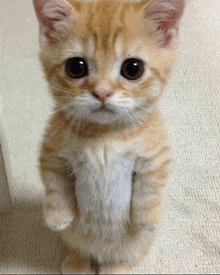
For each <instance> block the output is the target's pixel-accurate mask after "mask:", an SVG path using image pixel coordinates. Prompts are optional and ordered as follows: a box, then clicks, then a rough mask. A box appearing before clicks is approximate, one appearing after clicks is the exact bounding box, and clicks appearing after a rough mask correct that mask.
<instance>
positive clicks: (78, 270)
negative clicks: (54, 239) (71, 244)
mask: <svg viewBox="0 0 220 275" xmlns="http://www.w3.org/2000/svg"><path fill="white" fill-rule="evenodd" d="M61 272H62V274H97V273H96V270H95V269H94V268H93V267H92V260H91V258H89V257H83V256H82V255H80V253H79V252H78V251H76V250H72V249H71V250H70V251H69V254H68V256H67V257H66V259H65V260H64V261H63V263H62V266H61Z"/></svg>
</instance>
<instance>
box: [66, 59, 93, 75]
mask: <svg viewBox="0 0 220 275" xmlns="http://www.w3.org/2000/svg"><path fill="white" fill-rule="evenodd" d="M66 72H67V74H68V75H69V76H70V77H72V78H82V77H84V76H86V75H88V65H87V63H86V61H85V60H84V59H83V58H81V57H74V58H70V59H68V60H67V61H66Z"/></svg>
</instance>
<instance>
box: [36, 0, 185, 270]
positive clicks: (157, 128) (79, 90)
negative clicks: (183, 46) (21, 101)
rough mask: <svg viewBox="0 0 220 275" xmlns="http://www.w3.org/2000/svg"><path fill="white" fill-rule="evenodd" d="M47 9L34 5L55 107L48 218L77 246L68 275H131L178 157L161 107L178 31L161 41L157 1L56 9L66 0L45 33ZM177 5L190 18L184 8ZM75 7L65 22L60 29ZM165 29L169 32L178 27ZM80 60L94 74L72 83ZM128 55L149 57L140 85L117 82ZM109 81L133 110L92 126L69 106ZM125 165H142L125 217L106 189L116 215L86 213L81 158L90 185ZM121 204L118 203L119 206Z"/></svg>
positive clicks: (47, 170) (44, 160)
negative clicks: (68, 68)
mask: <svg viewBox="0 0 220 275" xmlns="http://www.w3.org/2000/svg"><path fill="white" fill-rule="evenodd" d="M154 1H155V0H154ZM156 1H157V2H164V3H165V5H164V9H165V8H166V7H168V6H169V5H170V3H173V2H175V1H174V0H156ZM156 1H155V2H156ZM46 2H49V3H50V0H34V5H35V9H36V13H37V15H38V19H39V18H40V19H39V23H40V26H41V41H40V43H41V52H40V59H41V61H42V64H43V69H44V72H45V75H46V78H47V81H48V82H49V84H50V90H51V92H52V94H53V96H54V99H55V102H56V107H55V111H56V112H55V113H54V115H53V116H52V117H51V120H50V122H49V125H48V127H47V129H46V134H45V136H44V140H43V143H42V149H41V156H40V171H41V176H42V181H43V183H44V185H45V188H46V200H45V206H44V212H45V219H46V222H47V224H48V226H50V227H51V228H52V229H54V230H61V231H62V237H63V239H64V240H65V242H66V243H67V245H68V246H69V247H70V254H69V255H68V257H67V258H66V260H65V261H64V263H63V264H62V272H63V273H75V274H77V273H84V274H85V273H88V274H91V273H100V274H118V273H125V272H126V271H127V270H128V269H129V268H131V267H132V266H134V265H136V264H137V263H138V262H139V261H140V260H142V259H143V258H144V256H145V255H146V253H147V252H148V250H149V247H150V245H151V243H152V241H153V238H154V235H155V230H154V229H155V227H156V225H157V223H158V221H159V219H160V215H161V203H162V200H161V196H162V191H163V188H164V186H165V182H166V180H167V177H168V174H169V170H170V162H171V159H170V156H169V147H168V145H167V141H166V134H165V132H164V130H163V122H162V119H161V117H160V114H159V112H158V109H157V106H156V102H157V101H158V99H159V97H160V96H161V94H162V91H163V90H164V88H165V86H166V84H167V82H168V80H169V77H170V73H171V71H172V68H173V64H174V60H175V46H176V39H177V30H176V29H174V28H173V26H171V27H170V28H171V32H169V33H168V32H166V37H165V38H164V37H162V32H161V28H157V27H155V24H158V22H157V21H155V20H154V21H153V20H152V18H151V16H148V15H147V16H146V14H148V11H149V13H150V10H151V5H153V4H151V3H153V1H148V0H145V1H141V2H138V3H137V2H124V1H116V0H111V1H110V0H97V1H94V2H80V1H73V0H68V1H64V0H55V1H54V2H55V5H56V2H57V3H58V4H59V3H61V2H62V5H64V4H63V3H64V2H65V5H64V8H63V7H62V9H64V11H63V10H62V11H61V10H60V12H59V14H58V15H56V16H58V17H56V18H55V20H54V21H53V22H52V23H53V24H54V25H53V27H52V28H51V27H50V28H49V29H46V28H45V30H44V24H45V22H46V21H45V20H48V18H46V19H44V20H42V21H41V15H39V14H40V13H41V10H42V9H43V6H44V5H45V3H46ZM166 3H168V4H167V6H166ZM176 3H177V4H175V5H176V7H177V8H178V9H179V10H178V12H179V15H178V16H179V17H181V14H182V10H183V1H182V0H177V1H176ZM67 7H68V11H66V15H65V20H64V22H61V23H62V24H60V25H58V24H59V23H60V22H59V20H61V21H62V17H63V16H64V13H65V9H66V8H67ZM70 7H71V8H70ZM155 7H156V6H154V5H153V8H152V10H153V9H154V8H155ZM53 8H54V7H53ZM48 10H49V8H48ZM50 12H51V9H50ZM152 14H153V12H152ZM174 15H175V14H174ZM174 15H173V14H172V18H175V16H174ZM172 18H171V19H172ZM164 20H165V19H164ZM170 22H171V21H170ZM159 23H160V22H159ZM55 24H57V25H55ZM170 24H172V22H171V23H170ZM176 24H177V23H176ZM164 26H165V27H164V29H165V30H166V31H167V29H168V28H169V26H168V25H164ZM167 26H168V27H167ZM161 43H162V44H161ZM72 56H83V57H84V58H86V59H87V60H88V62H89V64H91V70H90V71H91V73H90V75H89V77H86V78H84V79H79V80H73V79H71V78H70V77H69V76H67V75H66V74H65V70H64V63H65V61H66V60H67V59H68V58H71V57H72ZM129 57H135V58H140V59H143V60H144V61H145V64H146V73H145V74H144V75H143V77H142V78H141V79H138V80H135V81H133V82H131V81H128V80H126V79H123V78H122V77H121V76H117V68H118V67H117V66H120V64H121V63H122V62H123V60H125V59H126V58H129ZM117 62H118V65H117V66H116V65H115V64H117ZM94 64H95V65H94ZM89 66H90V65H89ZM89 68H90V67H89ZM100 83H104V85H108V86H109V87H111V88H112V89H113V90H114V96H116V95H118V97H119V98H120V100H122V103H123V104H127V105H126V108H127V109H129V112H127V113H126V108H125V109H123V112H124V113H123V112H122V114H120V118H117V117H116V118H114V119H113V118H111V117H110V118H109V116H106V121H105V120H103V121H102V117H96V118H94V119H93V116H92V115H90V113H89V111H88V110H87V109H85V110H84V109H83V108H84V107H83V105H79V106H78V105H77V104H78V103H75V105H74V107H73V106H70V105H71V104H70V102H71V100H74V99H78V100H79V99H80V100H82V98H86V97H87V96H88V95H89V94H90V93H91V92H92V91H93V90H94V89H95V87H97V85H99V84H100ZM80 100H79V102H81V101H80ZM83 100H84V99H83ZM123 100H127V101H126V102H127V103H124V102H125V101H123ZM115 102H117V98H116V99H115ZM137 102H139V103H137ZM132 104H133V105H135V104H139V105H138V106H139V109H138V108H137V109H134V108H133V107H132V106H133V105H132ZM74 108H75V109H74ZM117 108H118V107H117ZM132 108H133V109H132ZM82 110H83V112H82ZM117 110H118V109H117ZM124 110H125V111H124ZM80 116H82V117H80ZM120 158H122V161H121V162H119V164H120V165H121V167H122V170H123V169H124V166H123V162H124V161H126V158H129V159H131V163H132V160H134V164H133V166H132V167H133V168H132V173H131V177H132V186H131V198H130V202H129V208H128V206H126V208H124V209H122V210H121V212H120V213H119V214H118V215H119V216H117V217H116V216H115V214H114V211H115V210H114V205H113V202H114V203H117V201H115V199H114V197H115V195H114V196H113V198H111V202H110V204H109V207H110V208H111V207H112V209H108V206H107V204H106V205H105V202H104V200H100V196H106V193H105V192H107V191H103V190H104V189H103V190H100V193H96V191H94V201H97V203H99V201H100V205H102V204H103V203H104V206H103V208H104V209H105V211H107V212H106V213H109V216H108V217H107V216H106V217H105V216H102V213H101V212H100V213H99V212H97V213H98V214H96V212H94V211H93V209H90V210H88V209H87V210H85V211H84V212H83V214H82V212H81V211H80V209H81V208H80V207H83V200H82V201H80V202H79V198H77V194H78V193H77V192H79V191H77V192H76V191H75V190H76V187H77V188H78V189H79V188H80V187H78V186H76V185H75V184H76V182H77V179H78V178H77V177H76V175H75V173H74V171H75V170H74V171H73V166H74V165H75V164H74V163H75V162H76V159H79V160H80V161H82V165H85V167H86V169H84V170H83V173H82V178H85V179H87V174H88V173H89V175H91V178H93V177H94V178H95V176H96V175H95V174H94V173H96V172H97V173H101V172H100V171H105V169H107V168H106V167H111V165H113V164H112V163H117V161H118V159H120ZM87 160H88V163H85V162H86V161H87ZM77 161H78V160H77ZM76 165H80V164H79V163H78V162H77V164H76ZM109 165H110V166H109ZM129 165H130V164H128V166H129ZM77 167H78V166H77ZM108 169H110V168H108ZM126 169H127V168H126ZM119 172H120V171H119ZM109 173H113V172H109ZM100 175H101V174H100ZM112 175H114V174H112ZM105 180H108V179H106V178H105ZM109 180H110V179H109ZM118 184H119V185H120V182H119V183H118ZM93 185H94V186H93ZM100 186H101V185H100ZM87 187H88V188H91V192H92V190H99V187H97V186H96V185H95V183H93V181H92V180H91V182H89V185H88V186H87ZM100 188H104V187H100ZM89 190H90V189H89ZM80 192H82V191H80ZM97 192H98V191H97ZM102 192H104V193H102ZM109 192H111V191H109ZM125 193H126V192H125ZM126 194H127V193H126ZM81 195H82V196H85V194H81ZM128 195H129V194H127V195H126V196H128ZM85 198H86V197H85ZM85 198H84V202H85V200H86V199H85ZM94 201H93V202H92V205H95V204H94ZM122 206H123V205H122V204H121V203H120V202H118V207H122ZM123 207H124V206H123ZM116 208H117V207H116ZM97 209H99V208H97ZM97 211H101V210H97Z"/></svg>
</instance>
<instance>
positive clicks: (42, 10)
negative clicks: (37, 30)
mask: <svg viewBox="0 0 220 275" xmlns="http://www.w3.org/2000/svg"><path fill="white" fill-rule="evenodd" d="M34 6H35V11H36V15H37V18H38V21H39V24H40V27H41V31H42V33H43V35H44V36H45V38H46V40H47V41H48V43H49V44H51V43H53V42H54V41H55V39H56V36H57V34H58V33H59V30H60V27H61V25H63V24H64V22H66V21H67V17H68V16H69V15H70V6H69V4H67V3H66V2H65V1H63V0H34Z"/></svg>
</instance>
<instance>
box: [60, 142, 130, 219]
mask: <svg viewBox="0 0 220 275" xmlns="http://www.w3.org/2000/svg"><path fill="white" fill-rule="evenodd" d="M111 149H112V148H111ZM65 157H66V158H67V159H68V160H69V162H70V163H71V165H72V167H73V172H74V174H75V176H76V183H75V186H76V189H75V191H76V198H77V205H78V209H79V212H80V214H81V216H82V217H83V216H84V217H89V216H91V215H92V217H94V218H95V219H97V220H99V221H103V222H104V221H106V222H117V221H120V220H122V219H123V220H124V221H126V220H129V214H130V201H131V189H132V172H133V166H134V161H135V160H134V157H132V156H129V155H128V154H118V153H115V152H113V151H112V150H111V152H110V151H109V150H108V151H107V150H106V147H105V148H104V147H103V148H102V149H100V150H99V151H95V153H94V151H92V150H89V149H88V148H87V149H85V150H83V151H81V152H73V151H72V152H71V153H70V151H68V153H67V151H66V154H65Z"/></svg>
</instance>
